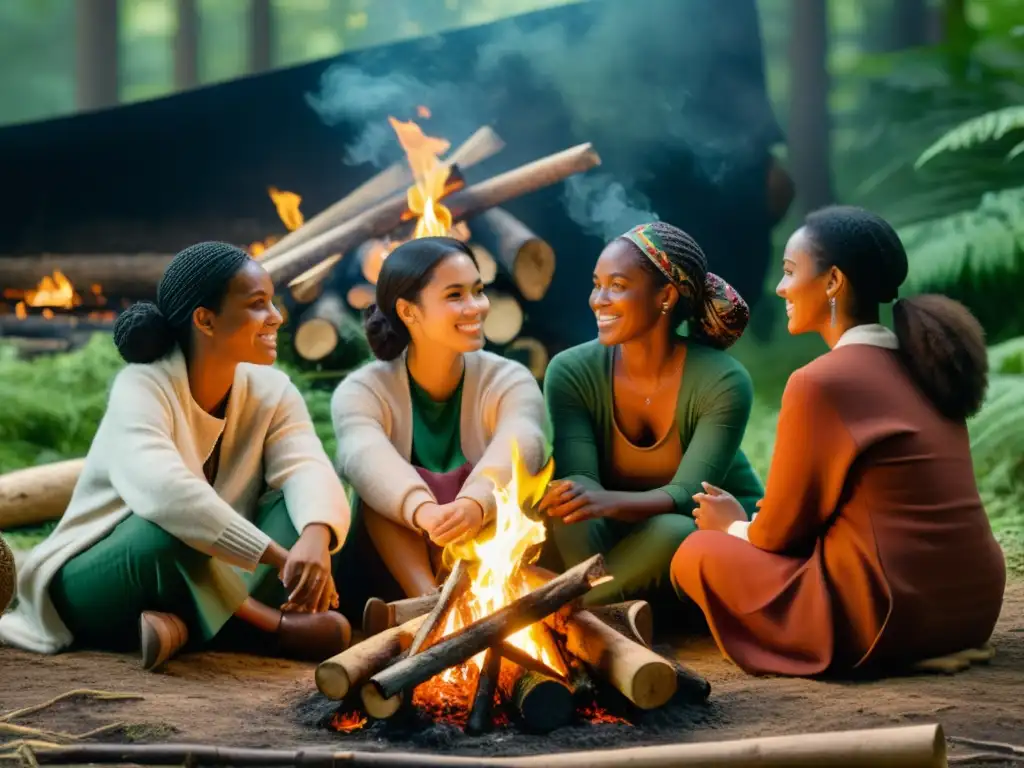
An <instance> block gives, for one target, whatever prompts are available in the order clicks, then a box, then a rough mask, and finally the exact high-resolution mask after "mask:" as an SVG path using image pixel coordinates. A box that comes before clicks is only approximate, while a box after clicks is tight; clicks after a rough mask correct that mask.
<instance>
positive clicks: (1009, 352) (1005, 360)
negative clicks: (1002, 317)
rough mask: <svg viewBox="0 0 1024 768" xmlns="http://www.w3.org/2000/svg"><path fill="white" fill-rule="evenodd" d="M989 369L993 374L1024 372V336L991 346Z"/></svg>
mask: <svg viewBox="0 0 1024 768" xmlns="http://www.w3.org/2000/svg"><path fill="white" fill-rule="evenodd" d="M988 369H989V371H991V372H992V373H993V374H1011V373H1015V374H1024V336H1018V337H1016V338H1014V339H1007V340H1006V341H1004V342H1002V343H1001V344H996V345H994V346H991V347H989V348H988Z"/></svg>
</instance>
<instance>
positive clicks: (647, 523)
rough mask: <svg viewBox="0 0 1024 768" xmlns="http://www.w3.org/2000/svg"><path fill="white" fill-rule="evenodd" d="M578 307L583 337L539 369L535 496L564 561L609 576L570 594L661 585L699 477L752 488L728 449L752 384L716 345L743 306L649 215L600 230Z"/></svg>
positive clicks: (685, 528) (743, 319) (689, 247)
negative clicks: (541, 417) (613, 231)
mask: <svg viewBox="0 0 1024 768" xmlns="http://www.w3.org/2000/svg"><path fill="white" fill-rule="evenodd" d="M590 308H591V309H592V310H593V312H594V315H595V316H596V318H597V340H596V341H590V342H587V343H585V344H581V345H579V346H577V347H573V348H572V349H568V350H566V351H564V352H562V353H560V354H558V355H556V356H555V357H554V359H552V361H551V364H550V365H549V366H548V369H547V376H546V378H545V382H544V395H545V398H546V400H547V406H548V412H549V414H550V419H551V422H552V424H553V426H554V430H555V439H554V455H555V472H556V473H557V476H558V477H559V478H561V480H559V481H556V482H555V483H552V484H551V485H550V486H549V490H548V492H547V494H546V495H545V497H544V500H543V501H542V503H541V505H540V507H541V509H543V510H546V511H547V512H548V514H549V515H550V516H551V517H552V518H553V526H552V532H553V538H554V541H555V545H556V546H557V548H558V551H559V553H560V554H561V556H562V560H563V561H564V563H565V565H566V566H567V567H568V566H572V565H575V564H576V563H579V562H581V561H582V560H585V559H586V558H587V557H590V556H592V555H594V554H597V553H602V554H604V555H605V560H606V563H607V565H608V570H609V572H610V573H611V574H612V575H613V576H614V577H615V578H614V580H612V581H610V582H608V583H606V584H603V585H600V586H598V587H596V588H595V589H593V590H591V591H590V592H589V593H587V595H586V597H585V598H584V599H585V601H586V602H588V603H590V604H600V603H606V602H612V601H616V600H622V599H624V598H626V597H636V596H640V595H644V594H650V593H653V594H655V595H656V594H657V590H658V588H659V587H662V586H666V587H667V585H668V583H669V582H668V567H669V562H670V561H671V559H672V555H673V554H674V553H675V551H676V549H677V548H678V547H679V544H680V543H681V542H682V541H683V539H685V538H686V537H687V536H688V535H690V534H691V533H692V532H693V531H695V530H696V526H695V524H694V521H693V509H694V507H695V506H696V504H695V503H694V501H693V499H692V498H691V497H692V495H693V494H694V493H695V492H696V491H698V490H699V489H700V483H701V481H703V480H708V479H713V481H714V482H715V483H718V484H720V485H722V486H723V487H725V488H728V489H730V491H732V493H734V494H735V495H736V496H737V497H738V498H740V499H741V500H742V501H743V506H744V508H746V509H748V510H749V511H753V510H754V508H755V503H756V501H757V499H759V498H760V497H761V493H762V488H761V482H760V480H759V479H758V477H757V475H756V473H755V472H754V470H753V468H752V467H751V466H750V463H749V462H748V461H747V459H746V457H745V456H744V455H743V453H742V452H741V451H740V442H741V441H742V439H743V432H744V430H745V429H746V426H747V418H748V417H749V416H750V408H751V404H752V401H753V386H752V384H751V381H750V376H749V375H748V374H747V371H746V369H744V367H743V366H742V365H741V364H740V363H739V362H737V361H736V360H735V359H733V358H732V357H730V356H729V355H728V354H726V353H725V352H723V351H722V350H723V349H725V348H726V347H728V346H730V345H731V344H732V343H733V342H735V341H736V340H737V339H738V338H739V337H740V335H741V334H742V333H743V329H744V328H745V326H746V323H747V318H748V315H749V313H748V310H747V305H746V304H745V303H744V301H743V299H742V298H741V297H740V296H739V295H738V294H737V293H736V291H734V290H733V289H732V287H731V286H729V285H728V284H727V283H726V282H725V281H724V280H722V279H721V278H720V277H718V276H717V275H715V274H713V273H711V272H709V271H708V267H707V259H706V257H705V256H704V252H703V251H702V250H701V248H700V246H699V245H698V244H697V242H696V241H695V240H694V239H693V238H692V237H690V236H689V235H688V234H686V233H685V232H683V231H682V230H680V229H677V228H676V227H673V226H671V225H670V224H665V223H664V222H660V221H659V222H654V223H651V224H644V225H641V226H638V227H634V228H633V229H631V230H630V231H629V232H626V233H625V234H624V235H622V236H621V237H618V238H616V239H615V240H612V241H611V242H610V243H609V244H608V246H607V247H606V248H605V249H604V251H602V253H601V256H600V257H599V258H598V260H597V265H596V266H595V267H594V287H593V290H592V291H591V294H590ZM684 322H685V323H686V324H687V326H688V336H687V337H683V336H680V335H679V333H678V330H679V328H680V326H681V325H682V324H683V323H684ZM666 592H667V593H668V596H669V597H670V598H671V591H670V590H666Z"/></svg>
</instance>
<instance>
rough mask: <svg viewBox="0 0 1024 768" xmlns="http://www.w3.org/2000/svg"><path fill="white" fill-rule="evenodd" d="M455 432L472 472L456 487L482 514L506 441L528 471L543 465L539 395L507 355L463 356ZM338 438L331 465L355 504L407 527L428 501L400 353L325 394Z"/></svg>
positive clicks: (508, 456) (505, 463) (545, 432)
mask: <svg viewBox="0 0 1024 768" xmlns="http://www.w3.org/2000/svg"><path fill="white" fill-rule="evenodd" d="M465 366H466V371H465V377H464V379H463V384H462V413H461V418H460V424H459V435H460V440H461V443H462V453H463V455H464V456H465V457H466V460H467V461H469V462H470V463H471V464H473V471H472V473H471V474H470V475H469V477H468V478H467V479H466V482H465V484H464V485H463V486H462V489H461V491H460V492H459V496H460V497H466V498H471V499H474V500H475V501H477V502H479V503H480V505H481V506H482V507H483V509H484V513H485V515H486V517H487V519H490V518H491V517H492V516H493V514H494V510H495V499H494V482H493V481H492V480H491V478H492V477H497V478H498V479H499V481H500V482H502V483H505V482H508V480H509V478H510V477H511V470H512V443H513V441H515V442H516V443H517V444H518V446H519V452H520V455H521V456H522V458H523V461H524V462H525V464H526V467H527V468H528V469H529V470H530V471H531V472H537V471H538V470H540V468H541V467H542V466H543V465H544V461H545V460H546V458H547V455H548V450H549V444H550V429H549V426H548V420H547V411H546V409H545V407H544V397H543V395H542V394H541V391H540V387H539V386H537V381H536V380H535V379H534V378H533V375H532V374H531V373H530V372H529V371H528V370H527V369H526V368H525V367H524V366H523V365H521V364H519V363H517V362H515V361H514V360H509V359H507V358H504V357H500V356H498V355H495V354H492V353H490V352H470V353H468V354H466V355H465ZM331 417H332V420H333V422H334V432H335V434H336V435H337V438H338V457H337V459H338V470H339V472H340V473H341V476H342V477H343V478H344V479H345V480H346V481H347V482H348V483H349V484H351V485H352V487H353V489H354V490H355V492H356V493H357V494H358V495H359V497H360V499H361V500H362V501H365V502H366V503H367V504H368V505H369V506H370V507H372V508H373V509H375V510H376V511H377V512H379V513H381V514H382V515H386V516H388V517H389V518H391V519H393V520H394V521H395V522H399V523H402V524H403V525H405V526H407V527H409V528H415V527H416V526H415V525H414V524H413V514H414V513H415V512H416V509H417V508H418V507H419V506H420V505H421V504H423V503H424V502H430V501H435V499H434V497H433V495H432V494H431V492H430V489H429V488H428V487H427V485H426V483H424V482H423V479H422V478H421V477H420V476H419V473H417V472H416V470H415V469H414V468H413V466H412V465H411V464H410V463H409V460H410V456H411V455H412V399H411V395H410V393H409V373H408V369H407V368H406V356H405V355H404V354H403V355H401V356H400V357H399V358H398V359H396V360H393V361H391V362H381V361H379V360H378V361H374V362H372V363H369V364H368V365H366V366H364V367H362V368H360V369H359V370H357V371H355V372H353V373H351V374H349V375H348V376H347V377H346V378H345V379H344V381H342V382H341V384H340V385H339V386H338V388H337V389H336V390H335V391H334V395H333V397H332V398H331Z"/></svg>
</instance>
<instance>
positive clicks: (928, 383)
mask: <svg viewBox="0 0 1024 768" xmlns="http://www.w3.org/2000/svg"><path fill="white" fill-rule="evenodd" d="M804 227H805V231H806V233H807V237H808V239H809V240H810V242H811V244H812V246H813V247H814V257H815V260H816V261H817V263H818V266H819V267H820V268H821V269H823V270H824V269H828V268H829V267H836V268H837V269H839V270H840V271H841V272H842V273H843V275H844V276H845V277H846V279H847V280H848V281H849V284H850V288H851V289H852V292H853V307H854V314H855V316H856V317H857V319H859V320H863V319H866V318H868V317H872V318H877V317H878V306H879V305H880V304H888V303H889V302H891V301H893V300H895V299H896V297H897V295H898V293H899V288H900V286H901V285H902V284H903V281H904V280H906V278H907V270H908V263H907V252H906V249H905V248H904V247H903V243H902V242H901V241H900V238H899V235H897V234H896V230H894V229H893V227H892V225H891V224H889V222H887V221H886V220H885V219H883V218H882V217H881V216H878V215H877V214H874V213H872V212H871V211H867V210H865V209H863V208H857V207H855V206H847V205H835V206H829V207H827V208H822V209H820V210H817V211H815V212H813V213H811V214H810V215H808V216H807V218H806V219H805V221H804ZM893 330H894V331H895V332H896V336H897V338H898V339H899V345H900V354H901V356H902V358H903V361H904V364H905V366H906V368H907V370H908V372H909V373H910V376H911V378H912V379H913V380H914V382H915V383H916V384H917V386H918V387H919V388H920V389H921V391H922V392H924V394H925V395H926V396H927V397H928V398H929V399H930V400H931V401H932V403H934V405H935V407H936V408H937V409H938V410H939V412H941V413H942V414H943V415H945V416H946V417H947V418H950V419H955V420H964V419H966V418H967V417H968V416H971V415H973V414H974V413H976V412H977V411H978V409H979V408H980V407H981V404H982V401H983V400H984V399H985V391H986V389H987V387H988V355H987V353H986V350H985V332H984V330H983V329H982V327H981V324H980V323H979V322H978V320H977V319H976V318H975V317H974V315H972V314H971V312H970V310H968V309H967V307H965V306H963V305H962V304H960V303H959V302H957V301H954V300H953V299H950V298H948V297H946V296H938V295H926V296H915V297H913V298H907V299H899V300H897V301H896V303H895V304H894V305H893Z"/></svg>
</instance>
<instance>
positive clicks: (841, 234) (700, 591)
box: [672, 206, 1006, 675]
mask: <svg viewBox="0 0 1024 768" xmlns="http://www.w3.org/2000/svg"><path fill="white" fill-rule="evenodd" d="M782 269H783V276H782V280H781V281H780V282H779V286H778V288H777V289H776V292H777V293H778V294H779V296H780V297H781V298H782V299H784V300H785V302H786V314H787V316H788V317H789V332H790V333H792V334H798V333H817V334H819V335H820V336H821V337H822V339H824V341H825V342H826V343H827V344H828V346H829V348H830V351H829V352H827V353H826V354H824V355H822V356H821V357H819V358H818V359H816V360H814V361H812V362H811V363H809V364H808V365H805V366H804V367H803V368H801V369H799V370H798V371H796V372H795V373H794V374H793V375H792V376H791V377H790V379H789V382H788V383H787V384H786V391H785V393H783V395H782V410H781V411H780V413H779V424H778V429H777V431H776V439H775V452H774V454H773V456H772V464H771V470H770V472H769V473H768V480H767V483H766V488H765V497H764V500H763V501H762V502H761V504H760V505H759V511H758V513H757V516H756V518H755V519H754V521H753V522H749V523H748V522H747V521H746V515H745V514H744V510H743V508H742V506H741V504H740V503H739V502H738V500H737V499H735V498H733V497H732V495H730V494H729V493H727V492H723V491H722V490H721V489H718V488H714V487H712V486H710V485H709V486H708V487H707V488H706V489H705V492H703V493H699V494H697V501H698V502H699V506H698V508H697V509H696V510H695V512H694V517H695V518H696V520H697V525H698V526H699V527H700V529H701V530H700V531H698V532H697V533H696V534H694V535H693V536H691V537H689V538H688V539H687V540H686V541H685V542H683V545H682V546H681V547H680V548H679V552H678V554H677V555H676V557H675V560H674V561H673V563H672V578H673V581H674V582H675V584H676V585H677V586H678V588H679V589H680V590H681V591H682V592H685V593H686V594H687V595H688V596H689V597H690V598H692V599H693V600H694V601H695V602H696V603H697V604H698V605H699V606H700V607H701V609H703V611H704V614H705V616H706V617H707V620H708V624H709V626H710V627H711V631H712V633H713V634H714V637H715V640H716V641H717V642H718V645H719V647H720V648H721V650H722V652H723V653H724V654H725V655H726V656H728V657H729V658H730V659H732V660H733V661H734V662H736V664H738V665H739V666H740V667H741V668H742V669H744V670H746V671H747V672H751V673H757V674H781V675H819V674H823V673H828V674H842V675H846V674H849V673H851V672H854V671H856V672H857V673H878V672H886V671H893V670H896V671H904V670H907V669H908V668H909V667H910V665H912V664H913V663H915V662H918V661H922V660H925V659H928V658H930V657H938V656H942V655H947V654H956V653H960V652H965V653H964V656H965V657H966V658H970V657H972V656H973V657H975V658H977V657H978V654H979V647H980V646H981V645H982V644H984V643H985V642H986V641H987V640H988V638H989V636H990V635H991V633H992V630H993V628H994V627H995V623H996V619H997V618H998V617H999V611H1000V608H1001V606H1002V600H1003V589H1004V587H1005V585H1006V565H1005V561H1004V558H1003V553H1002V551H1001V550H1000V548H999V544H998V542H996V540H995V537H994V536H993V535H992V528H991V526H990V525H989V521H988V517H987V516H986V514H985V509H984V507H983V506H982V503H981V498H980V497H979V496H978V489H977V486H976V484H975V480H974V467H973V463H972V461H971V449H970V440H969V438H968V435H967V425H966V423H965V421H966V419H967V417H968V416H970V415H971V414H972V413H974V412H975V411H977V409H978V408H979V407H980V405H981V402H982V399H983V397H984V393H985V387H986V384H987V379H988V376H987V374H988V364H987V361H986V352H985V340H984V336H983V333H982V329H981V326H980V325H979V324H978V321H977V320H975V319H974V317H973V316H972V315H971V313H970V312H968V311H967V309H966V308H965V307H963V306H962V305H960V304H958V303H957V302H955V301H953V300H952V299H948V298H946V297H944V296H916V297H913V298H909V299H899V300H896V301H895V304H894V305H893V330H889V329H888V328H886V327H885V326H883V325H881V324H880V323H879V307H880V306H881V305H882V304H888V303H890V302H892V301H893V300H895V299H896V296H897V293H898V291H899V288H900V285H901V284H902V283H903V281H904V280H905V279H906V277H907V253H906V251H905V250H904V248H903V244H902V243H901V242H900V239H899V236H898V235H897V234H896V232H895V231H894V230H893V228H892V227H891V226H890V225H889V224H888V222H886V221H885V220H884V219H882V218H881V217H879V216H876V215H875V214H873V213H871V212H870V211H866V210H864V209H863V208H855V207H851V206H833V207H829V208H824V209H822V210H820V211H816V212H814V213H812V214H810V215H809V216H808V217H807V219H806V220H805V222H804V226H802V227H801V228H800V229H798V230H797V231H796V232H795V233H794V234H793V236H792V237H791V238H790V240H789V243H788V244H787V246H786V252H785V255H784V257H783V262H782ZM987 653H988V649H985V650H983V651H981V658H986V654H987Z"/></svg>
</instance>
